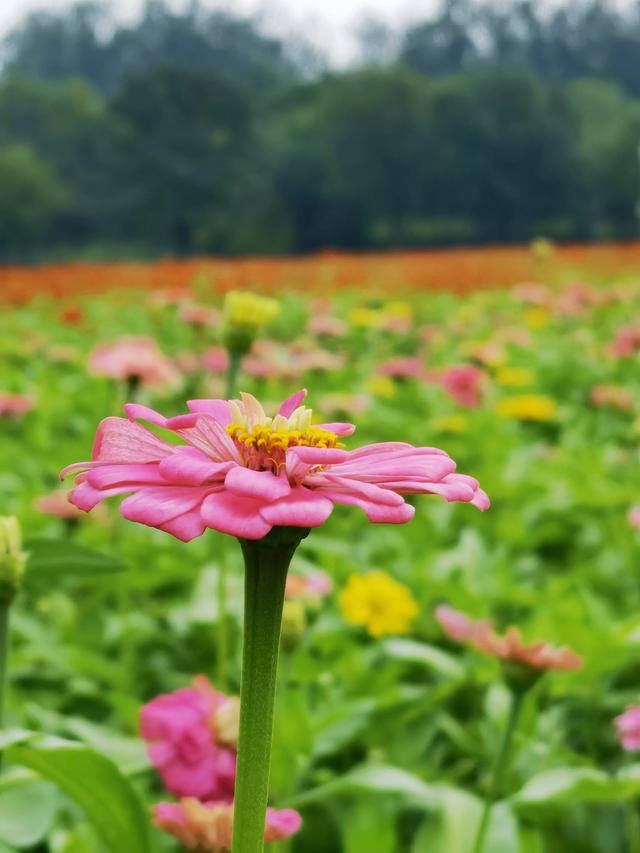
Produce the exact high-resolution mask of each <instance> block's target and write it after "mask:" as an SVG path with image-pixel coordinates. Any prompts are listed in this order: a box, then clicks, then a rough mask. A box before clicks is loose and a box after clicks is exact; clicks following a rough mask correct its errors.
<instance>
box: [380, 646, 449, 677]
mask: <svg viewBox="0 0 640 853" xmlns="http://www.w3.org/2000/svg"><path fill="white" fill-rule="evenodd" d="M381 651H382V653H383V654H384V655H385V656H386V657H389V658H391V659H393V660H399V661H406V662H407V663H418V664H422V665H423V666H425V667H427V669H432V670H434V671H435V672H437V673H438V674H439V675H443V676H445V677H447V678H456V679H458V678H462V677H463V675H464V668H463V666H462V665H461V664H460V662H459V661H458V660H457V659H456V658H455V657H454V656H453V655H450V654H448V653H447V652H443V651H442V649H438V648H436V646H429V645H427V644H426V643H418V642H416V641H415V640H403V639H393V640H385V642H383V643H382V644H381Z"/></svg>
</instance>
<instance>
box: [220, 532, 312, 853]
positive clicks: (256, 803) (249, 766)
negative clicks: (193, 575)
mask: <svg viewBox="0 0 640 853" xmlns="http://www.w3.org/2000/svg"><path fill="white" fill-rule="evenodd" d="M305 534H306V531H303V530H299V529H294V528H284V527H280V528H274V529H273V531H272V532H271V533H270V534H269V535H268V536H267V537H265V539H261V540H258V541H255V542H250V541H247V540H244V539H241V540H240V545H241V547H242V553H243V555H244V560H245V599H244V644H243V653H242V680H241V685H240V737H239V740H238V759H237V769H236V790H235V802H234V819H233V846H232V851H233V853H262V851H263V850H264V823H265V814H266V808H267V797H268V794H269V765H270V759H271V742H272V740H273V708H274V701H275V693H276V676H277V669H278V651H279V646H280V628H281V623H282V606H283V603H284V587H285V582H286V579H287V570H288V568H289V563H290V562H291V558H292V557H293V554H294V552H295V550H296V548H297V546H298V544H299V542H300V539H301V538H302V536H304V535H305Z"/></svg>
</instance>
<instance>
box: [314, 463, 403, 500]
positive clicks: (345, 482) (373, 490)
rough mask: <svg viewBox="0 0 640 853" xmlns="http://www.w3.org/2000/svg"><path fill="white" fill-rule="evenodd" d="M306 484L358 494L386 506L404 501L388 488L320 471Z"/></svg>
mask: <svg viewBox="0 0 640 853" xmlns="http://www.w3.org/2000/svg"><path fill="white" fill-rule="evenodd" d="M338 470H339V469H338ZM308 485H313V486H317V485H319V486H320V487H321V488H326V489H330V490H331V491H335V492H347V493H351V494H355V495H360V496H361V497H363V498H364V499H365V500H367V501H371V502H372V503H379V504H385V505H387V506H399V505H400V504H402V503H404V500H403V498H402V496H401V495H399V494H397V493H396V492H394V491H392V490H391V489H388V488H381V487H380V486H375V485H372V484H370V483H362V482H360V481H359V480H351V479H348V478H347V477H339V476H337V475H336V474H332V473H331V472H330V471H328V472H327V473H324V472H321V473H320V474H317V475H311V476H310V477H309V479H308Z"/></svg>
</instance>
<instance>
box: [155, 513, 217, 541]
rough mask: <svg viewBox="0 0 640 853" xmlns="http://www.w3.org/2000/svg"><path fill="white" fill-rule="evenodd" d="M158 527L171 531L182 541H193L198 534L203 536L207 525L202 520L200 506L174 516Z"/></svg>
mask: <svg viewBox="0 0 640 853" xmlns="http://www.w3.org/2000/svg"><path fill="white" fill-rule="evenodd" d="M158 529H159V530H164V532H165V533H170V534H171V535H172V536H175V537H176V539H180V540H181V541H182V542H191V540H192V539H195V538H196V537H197V536H202V534H203V533H204V531H205V529H206V525H205V523H204V521H203V520H202V515H201V513H200V507H199V506H198V507H196V508H195V509H192V510H190V511H189V512H185V513H184V514H183V515H178V516H176V517H175V518H172V519H171V520H170V521H167V522H166V524H161V525H159V528H158Z"/></svg>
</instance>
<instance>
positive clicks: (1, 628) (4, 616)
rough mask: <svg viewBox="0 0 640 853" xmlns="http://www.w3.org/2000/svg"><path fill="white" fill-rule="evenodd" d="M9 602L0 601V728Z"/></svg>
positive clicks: (4, 686) (7, 654) (6, 657)
mask: <svg viewBox="0 0 640 853" xmlns="http://www.w3.org/2000/svg"><path fill="white" fill-rule="evenodd" d="M10 607H11V602H9V601H6V600H5V601H1V602H0V729H2V728H4V704H5V692H6V684H7V661H8V657H9V608H10Z"/></svg>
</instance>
